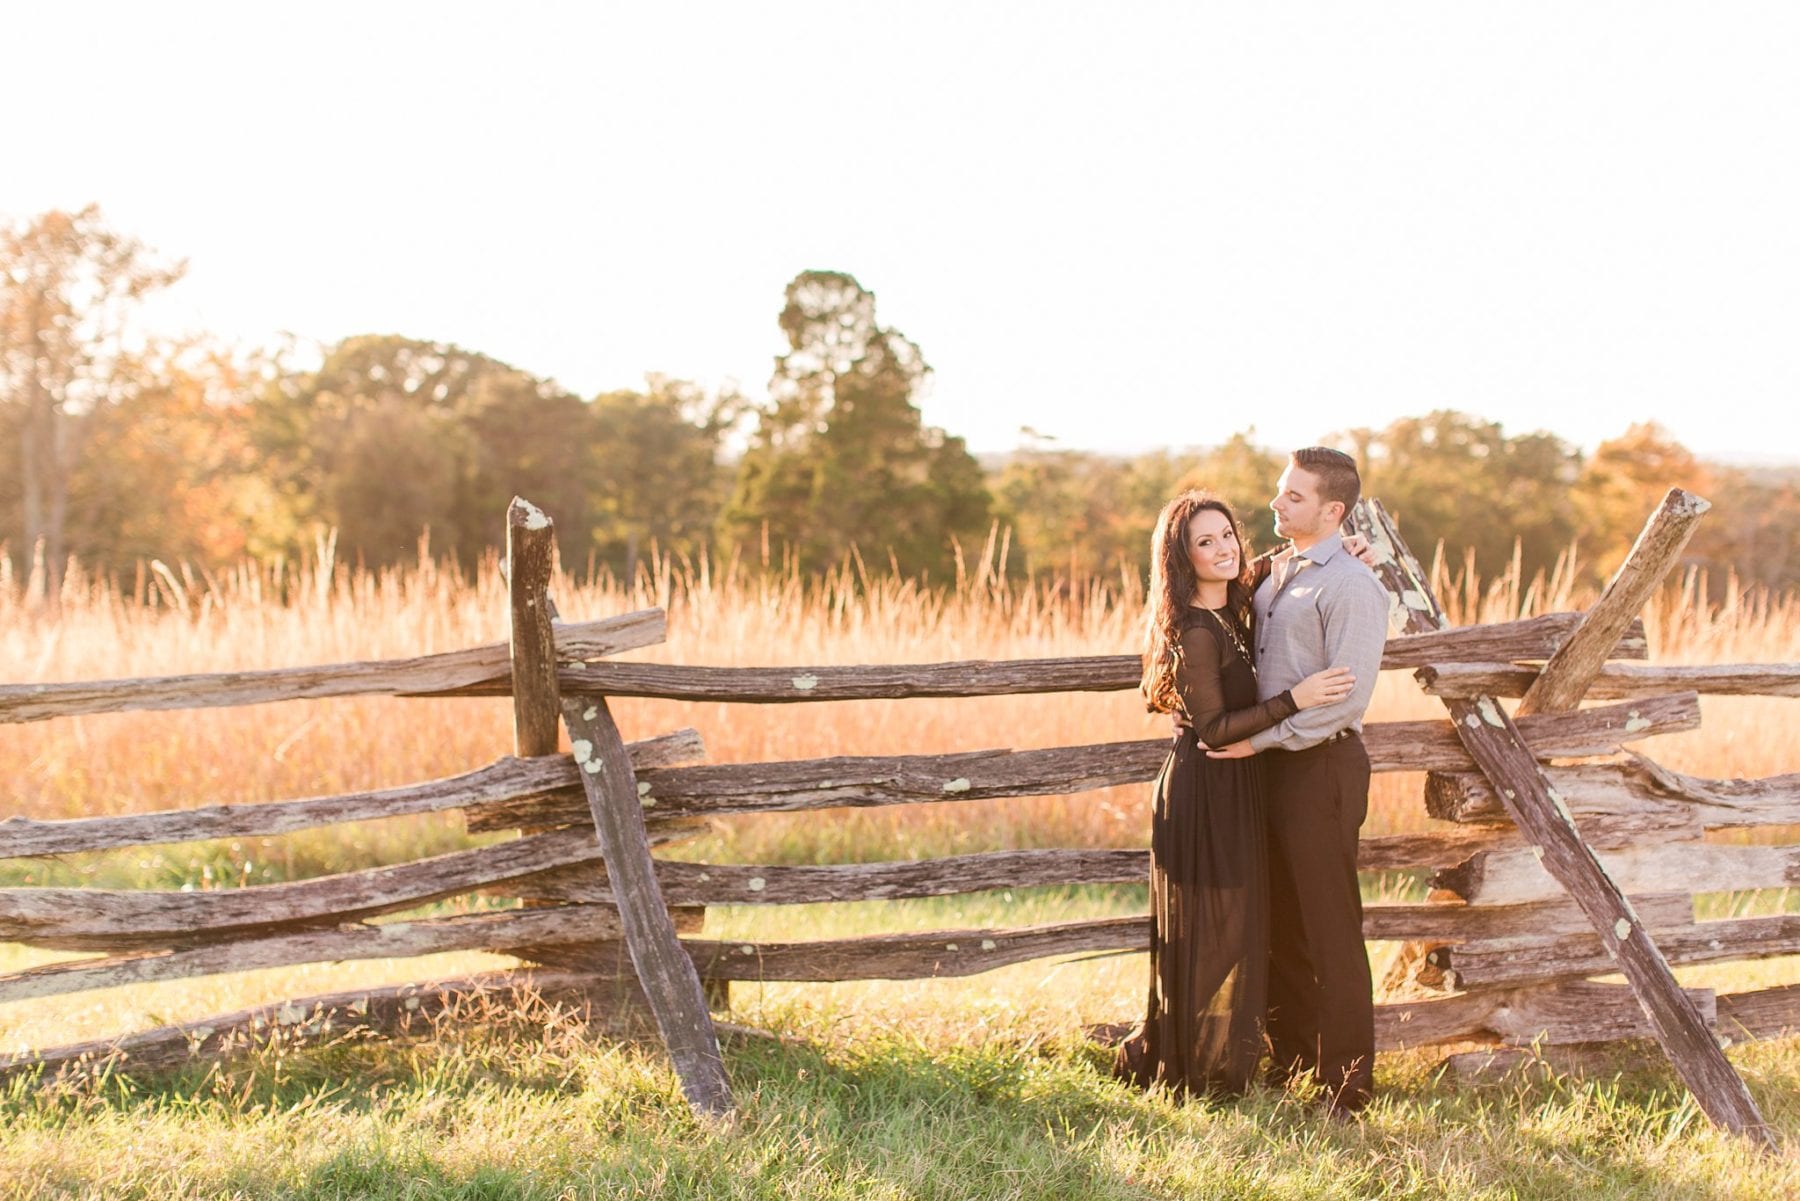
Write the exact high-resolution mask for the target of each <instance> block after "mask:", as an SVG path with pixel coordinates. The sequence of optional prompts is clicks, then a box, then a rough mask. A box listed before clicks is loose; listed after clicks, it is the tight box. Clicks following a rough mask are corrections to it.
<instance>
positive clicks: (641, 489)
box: [0, 208, 1800, 591]
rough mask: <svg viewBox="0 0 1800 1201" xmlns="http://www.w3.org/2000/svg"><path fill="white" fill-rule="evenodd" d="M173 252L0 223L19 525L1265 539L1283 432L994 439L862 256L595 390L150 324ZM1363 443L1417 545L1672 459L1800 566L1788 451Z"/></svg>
mask: <svg viewBox="0 0 1800 1201" xmlns="http://www.w3.org/2000/svg"><path fill="white" fill-rule="evenodd" d="M181 270H182V266H181V264H179V263H174V262H170V261H168V260H165V259H163V258H162V257H161V256H159V255H157V254H156V253H155V252H154V251H152V250H150V249H149V248H147V247H145V246H143V245H142V244H141V243H139V242H137V241H136V240H134V239H132V238H130V237H128V236H125V235H123V234H121V233H119V232H117V231H115V230H113V229H111V228H110V227H109V226H108V225H107V224H106V222H105V221H104V219H103V217H102V216H101V214H100V213H99V212H98V210H96V209H94V208H88V209H84V210H82V211H81V212H78V213H64V212H51V213H46V214H43V215H41V216H39V217H37V218H35V219H32V220H30V221H26V222H23V223H20V224H18V225H15V226H12V227H10V228H8V229H6V230H5V231H4V238H3V240H0V446H3V447H5V448H7V450H6V453H5V455H4V458H0V462H8V461H10V463H11V464H12V465H15V466H16V469H9V470H0V545H3V546H4V548H5V554H6V555H8V556H10V559H11V568H12V570H13V571H14V572H15V573H21V574H22V573H24V572H25V571H27V570H29V569H30V561H31V560H32V559H33V558H34V557H36V558H38V559H39V561H41V563H42V570H43V571H44V572H45V573H46V575H47V576H48V577H49V583H50V587H51V589H52V591H54V587H55V581H56V579H57V577H58V575H59V573H60V570H61V569H62V566H63V564H64V563H66V562H67V561H68V560H69V559H70V558H74V559H76V560H78V561H80V562H81V563H82V564H83V566H84V569H86V570H88V571H90V572H95V573H99V574H103V575H113V576H119V575H125V574H128V573H131V572H133V571H135V570H136V569H137V566H138V565H139V564H140V563H142V562H144V561H145V560H148V559H161V560H164V561H167V562H174V561H183V562H188V563H192V564H195V565H196V566H198V567H200V568H202V569H212V568H217V567H222V566H225V565H228V564H230V563H232V562H235V561H238V560H241V559H243V558H245V557H247V556H249V557H259V558H268V557H274V556H289V557H293V556H297V555H304V554H306V553H309V551H310V550H311V548H312V547H313V546H314V544H315V541H316V540H317V539H318V538H319V537H320V535H321V532H322V531H326V530H330V531H335V537H336V539H337V553H338V556H339V557H340V559H347V560H349V561H353V562H359V563H361V564H363V565H365V566H367V567H370V568H381V567H386V566H390V565H394V564H398V563H402V562H407V561H410V560H413V559H415V558H416V557H417V556H418V555H419V554H420V553H421V549H422V548H423V551H424V553H427V554H430V555H433V556H437V557H439V558H443V559H452V560H455V561H457V562H459V563H461V564H463V565H465V566H472V565H473V564H474V563H475V562H477V561H478V560H479V559H480V557H481V556H482V555H483V554H485V553H488V552H489V551H490V550H491V549H492V548H494V547H496V546H497V545H499V543H500V542H501V541H502V539H503V535H504V530H503V524H502V519H503V514H504V512H505V509H506V504H507V501H508V500H509V499H510V498H511V497H512V496H513V495H515V494H519V495H524V496H528V497H530V498H532V499H533V500H534V501H536V502H537V503H539V504H540V505H542V506H543V507H545V508H546V509H547V510H548V511H549V512H551V513H552V514H553V515H554V516H555V518H556V520H557V526H558V536H559V543H560V545H561V546H562V548H563V554H564V556H565V558H566V559H567V560H568V561H569V562H570V564H571V565H572V566H575V567H577V568H579V567H581V566H582V562H581V561H582V560H583V559H586V561H587V563H588V564H591V565H592V566H594V567H596V568H599V567H604V568H606V569H608V570H611V571H613V572H616V573H630V572H633V571H634V570H635V567H636V564H637V563H638V562H639V561H640V560H641V559H642V558H643V557H644V556H645V555H646V554H648V553H649V551H650V550H651V549H652V548H654V549H656V550H657V551H659V552H661V553H668V554H674V555H678V556H687V557H689V558H692V559H698V558H700V557H701V556H711V557H712V558H713V559H714V560H715V561H730V560H736V561H737V562H738V563H740V564H742V565H745V566H748V567H750V568H752V569H758V570H760V569H763V568H765V567H766V568H773V569H778V570H795V571H799V572H802V573H812V572H817V571H820V570H823V569H826V568H829V567H832V566H835V565H839V564H841V563H844V562H845V561H847V560H854V562H855V563H856V566H857V568H858V570H861V571H863V572H865V573H866V572H893V573H898V574H901V575H905V576H909V577H917V578H923V579H925V580H927V581H936V582H942V581H947V580H951V579H954V578H955V576H956V573H957V572H958V570H959V569H967V568H968V567H969V566H970V565H971V564H970V560H971V559H972V558H973V557H974V556H976V555H978V554H981V553H984V548H986V549H987V551H988V552H989V553H992V554H993V556H994V559H995V560H996V562H995V564H994V565H995V566H998V565H999V563H998V560H999V550H1000V548H1004V551H1005V556H1004V570H1005V571H1006V572H1007V574H1009V575H1011V576H1013V577H1018V578H1023V577H1045V576H1063V577H1070V578H1081V577H1084V576H1093V575H1098V574H1108V575H1117V574H1118V573H1138V574H1140V575H1141V574H1142V572H1143V571H1144V570H1145V567H1146V557H1147V549H1148V542H1149V534H1150V528H1151V525H1152V524H1153V522H1154V520H1155V516H1156V512H1157V510H1158V509H1159V508H1160V506H1161V505H1162V503H1163V501H1164V500H1165V499H1166V498H1167V497H1168V496H1169V495H1171V494H1172V493H1173V492H1174V491H1175V490H1177V489H1179V488H1183V487H1188V486H1194V485H1198V486H1202V487H1207V488H1210V489H1212V490H1213V491H1215V492H1218V493H1220V494H1221V495H1223V496H1225V497H1226V498H1227V499H1229V500H1230V501H1231V502H1232V503H1233V504H1234V505H1235V506H1236V507H1237V509H1238V511H1239V513H1240V516H1242V517H1243V519H1244V520H1245V522H1246V524H1247V525H1248V527H1249V533H1250V536H1251V538H1252V540H1253V541H1254V542H1255V543H1257V544H1258V545H1262V546H1267V545H1269V544H1270V543H1271V542H1272V541H1273V539H1274V533H1273V527H1272V521H1271V517H1270V514H1269V513H1268V511H1267V508H1266V502H1267V499H1268V494H1269V491H1270V489H1271V487H1272V485H1273V481H1274V480H1275V478H1276V476H1277V475H1278V474H1279V473H1280V470H1281V466H1282V463H1283V460H1284V457H1285V451H1286V449H1288V448H1277V449H1271V448H1266V447H1263V446H1260V445H1258V444H1257V443H1256V442H1255V441H1253V436H1252V432H1251V431H1244V432H1239V433H1236V434H1234V435H1232V436H1231V437H1230V438H1229V439H1228V440H1227V441H1225V442H1224V443H1222V444H1219V445H1216V446H1212V447H1207V448H1202V449H1179V450H1178V449H1174V448H1170V449H1167V450H1159V451H1155V452H1152V453H1148V454H1143V455H1137V456H1112V455H1103V454H1098V453H1094V452H1089V451H1083V450H1078V449H1068V448H1061V447H1058V446H1056V445H1055V444H1054V442H1053V441H1052V440H1050V439H1046V438H1042V437H1039V436H1037V435H1035V434H1032V433H1031V432H1030V431H1022V432H1021V433H1022V438H1023V441H1024V445H1022V446H1021V447H1020V448H1019V449H1018V450H1016V451H1014V452H1012V453H1010V454H1006V455H1001V456H990V457H988V458H986V459H985V461H984V460H978V459H977V458H976V456H974V455H973V454H971V453H970V452H969V450H968V449H967V447H966V446H965V445H964V443H963V440H962V439H961V438H959V437H956V436H955V435H953V434H950V433H947V432H945V431H944V430H942V429H938V428H936V427H933V426H929V425H927V424H925V423H924V421H923V420H922V418H921V415H920V411H919V407H918V401H919V396H920V390H921V388H922V386H923V385H924V383H925V381H926V378H927V376H928V374H929V371H930V368H929V366H928V365H927V362H926V359H925V356H924V354H923V352H922V351H921V349H920V347H919V346H917V345H916V344H915V343H913V342H912V341H910V340H909V339H908V338H906V337H905V335H904V334H902V333H901V332H900V331H898V330H895V329H893V328H890V327H888V326H885V325H883V324H881V322H880V320H879V318H878V315H877V313H876V307H875V295H874V294H873V293H872V292H871V291H869V290H868V289H867V288H865V287H863V286H862V285H861V284H860V283H859V282H858V281H857V280H856V279H855V278H854V277H853V276H851V275H848V274H845V273H843V272H836V271H804V272H802V273H800V274H799V275H798V276H796V277H795V278H794V279H793V281H792V282H790V283H789V284H788V286H787V289H786V292H785V294H784V297H783V303H782V307H781V309H780V311H779V315H778V322H779V325H780V328H781V330H782V333H783V335H784V337H785V341H786V346H787V349H786V351H785V353H783V354H782V355H781V356H780V357H779V358H778V359H777V360H776V362H775V366H774V372H773V375H772V378H771V380H770V386H769V396H768V399H767V401H766V402H761V403H753V402H752V401H750V400H749V399H747V398H746V397H745V396H743V395H742V394H740V393H738V392H736V391H735V390H731V389H723V390H711V391H709V390H706V389H703V388H700V387H698V386H696V385H694V384H692V383H689V382H685V381H682V380H678V379H673V378H668V377H663V376H657V375H651V376H649V377H647V379H646V383H645V386H644V387H643V388H642V389H635V390H626V391H616V392H606V393H601V394H599V395H594V396H580V395H577V394H575V393H573V392H571V391H569V390H568V389H566V388H563V387H562V386H560V385H558V384H557V383H556V382H554V381H553V380H550V379H547V378H544V377H541V376H537V375H534V374H532V373H531V372H529V371H527V370H525V369H522V368H519V367H515V366H513V365H511V364H508V363H504V362H501V361H500V360H497V359H494V358H492V357H490V356H488V355H485V354H482V353H480V352H478V351H473V350H469V349H465V348H462V347H458V346H454V345H449V344H446V343H441V342H433V341H428V340H420V339H414V338H405V337H399V336H391V335H374V334H371V335H363V336H356V337H351V338H346V339H344V340H343V341H341V342H339V343H337V344H336V345H334V346H330V347H326V348H324V349H323V352H322V354H320V355H319V356H317V357H316V359H312V360H309V361H306V362H300V361H299V360H298V359H297V357H296V356H295V355H294V354H292V353H291V352H287V353H284V352H256V353H246V352H242V351H234V350H230V349H227V348H221V347H219V346H216V345H211V344H208V343H207V342H205V341H203V340H202V341H170V340H167V339H157V338H147V337H142V336H138V335H136V334H135V332H134V326H133V320H134V318H135V317H136V316H137V315H138V313H139V311H140V310H141V306H142V304H143V302H144V300H145V298H146V297H148V296H149V295H151V294H152V293H154V292H155V291H157V290H159V289H161V288H164V287H167V286H169V285H170V284H172V283H174V282H175V281H176V280H177V279H179V278H180V275H181ZM1321 440H1322V441H1325V442H1327V443H1329V444H1332V445H1337V446H1340V447H1341V448H1343V449H1345V450H1348V451H1350V452H1351V453H1353V454H1355V455H1356V456H1357V458H1358V460H1359V462H1361V463H1362V464H1363V465H1364V476H1365V487H1366V491H1367V492H1369V493H1370V494H1371V495H1376V496H1380V497H1381V498H1382V499H1383V501H1384V502H1385V503H1386V504H1387V505H1388V507H1389V509H1390V510H1391V511H1393V512H1394V513H1395V514H1396V516H1397V517H1398V519H1399V520H1400V521H1401V522H1402V524H1403V526H1404V528H1405V529H1406V530H1407V532H1408V536H1409V539H1410V540H1411V541H1412V542H1413V544H1414V545H1415V546H1418V547H1422V548H1423V547H1430V546H1432V545H1433V544H1435V543H1438V542H1440V541H1441V542H1442V543H1443V544H1444V545H1445V546H1446V547H1447V548H1448V549H1449V551H1450V553H1451V554H1453V555H1455V556H1457V557H1458V558H1460V557H1461V555H1462V554H1463V552H1464V549H1465V548H1467V550H1468V552H1469V553H1471V554H1473V556H1474V558H1475V561H1476V563H1477V565H1478V566H1479V568H1480V569H1481V570H1483V571H1495V570H1499V569H1502V568H1504V567H1506V566H1507V565H1509V564H1510V563H1512V562H1513V561H1514V560H1515V558H1516V560H1517V562H1518V563H1519V565H1520V566H1521V567H1522V568H1523V570H1524V572H1525V573H1526V576H1527V577H1529V576H1530V575H1531V574H1533V573H1535V572H1536V571H1538V570H1540V569H1544V568H1548V567H1549V566H1550V565H1552V564H1553V563H1554V562H1555V561H1556V560H1557V558H1558V556H1559V555H1561V554H1562V553H1563V552H1565V551H1566V550H1567V549H1568V548H1569V547H1570V546H1571V545H1572V544H1573V545H1576V546H1577V547H1578V548H1579V561H1580V562H1582V563H1584V564H1586V565H1587V570H1588V572H1589V573H1590V574H1593V573H1597V572H1600V571H1602V570H1605V569H1607V568H1609V567H1610V565H1611V564H1613V563H1616V562H1617V561H1618V559H1619V558H1620V557H1621V556H1622V555H1623V554H1624V552H1625V550H1626V549H1627V548H1628V547H1629V545H1630V542H1631V540H1632V539H1633V538H1634V537H1635V536H1636V533H1637V531H1638V530H1639V529H1640V528H1641V526H1642V524H1643V521H1644V519H1645V517H1646V515H1647V514H1648V513H1649V511H1650V510H1651V508H1652V507H1653V506H1654V505H1655V504H1656V502H1657V501H1658V500H1659V499H1660V498H1661V496H1662V493H1663V492H1664V490H1666V489H1667V488H1668V487H1670V486H1672V485H1680V486H1683V487H1687V488H1690V489H1692V490H1694V491H1697V492H1699V493H1701V494H1702V495H1704V496H1707V497H1709V498H1710V499H1711V500H1713V501H1714V503H1715V506H1716V508H1715V511H1714V513H1713V514H1712V516H1711V517H1709V519H1708V521H1707V522H1706V523H1705V524H1704V525H1703V527H1702V530H1701V533H1700V534H1699V535H1698V536H1697V537H1696V539H1695V541H1694V543H1693V544H1692V546H1691V547H1690V551H1689V558H1690V561H1691V562H1692V563H1694V564H1697V565H1701V566H1704V567H1707V568H1709V569H1712V570H1714V571H1715V572H1718V573H1719V574H1721V575H1722V574H1723V573H1724V572H1725V571H1727V570H1735V571H1736V573H1737V575H1738V577H1739V578H1740V580H1742V581H1744V582H1746V583H1755V584H1763V585H1768V586H1772V587H1788V586H1791V585H1793V584H1795V583H1796V582H1800V555H1796V552H1795V543H1794V534H1793V531H1794V530H1795V529H1796V528H1797V524H1800V487H1797V483H1796V478H1795V475H1794V473H1792V472H1789V473H1781V472H1767V473H1762V474H1758V473H1755V472H1749V471H1744V470H1740V469H1734V468H1729V467H1723V466H1718V465H1711V464H1706V463H1703V462H1700V461H1699V460H1697V459H1696V458H1695V456H1693V455H1692V454H1691V453H1689V452H1688V451H1687V450H1686V449H1684V448H1683V447H1682V446H1680V445H1679V444H1678V443H1677V442H1675V441H1674V440H1673V439H1672V438H1671V437H1669V436H1668V434H1667V433H1666V432H1664V431H1662V430H1661V429H1659V428H1657V427H1656V426H1654V425H1634V426H1631V427H1630V428H1629V429H1627V430H1626V431H1624V432H1623V433H1622V434H1621V435H1620V436H1619V437H1617V438H1615V439H1613V440H1611V441H1608V442H1606V443H1604V444H1602V445H1601V446H1600V447H1598V448H1597V449H1596V450H1595V451H1594V453H1592V454H1589V455H1584V454H1582V453H1581V452H1580V451H1579V450H1578V449H1577V448H1575V447H1572V446H1570V445H1569V444H1568V443H1566V442H1565V441H1563V440H1562V439H1560V438H1558V437H1556V436H1555V435H1554V434H1551V433H1547V432H1542V431H1538V432H1531V433H1525V434H1511V435H1509V434H1508V433H1506V432H1505V431H1504V430H1503V429H1502V427H1501V426H1500V424H1499V423H1497V422H1492V421H1486V420H1483V419H1482V418H1479V417H1476V416H1472V415H1470V414H1466V413H1461V412H1456V411H1453V410H1443V411H1439V412H1434V413H1431V414H1428V415H1425V416H1422V417H1409V418H1403V419H1401V420H1399V421H1395V422H1393V423H1392V424H1390V425H1388V426H1387V427H1385V428H1383V429H1380V430H1372V429H1364V428H1350V429H1345V430H1342V431H1338V432H1337V433H1335V434H1332V435H1330V436H1328V437H1325V438H1323V439H1321Z"/></svg>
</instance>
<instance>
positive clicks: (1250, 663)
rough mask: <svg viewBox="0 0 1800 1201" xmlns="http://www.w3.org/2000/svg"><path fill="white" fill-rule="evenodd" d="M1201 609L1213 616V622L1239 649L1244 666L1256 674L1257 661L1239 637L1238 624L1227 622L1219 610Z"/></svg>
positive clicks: (1202, 607)
mask: <svg viewBox="0 0 1800 1201" xmlns="http://www.w3.org/2000/svg"><path fill="white" fill-rule="evenodd" d="M1201 609H1202V610H1203V611H1204V612H1206V613H1210V614H1211V615H1212V619H1213V621H1214V622H1216V623H1217V624H1218V627H1219V628H1220V629H1221V630H1224V631H1225V637H1227V638H1229V639H1231V645H1232V646H1233V647H1235V648H1237V653H1238V657H1239V658H1241V659H1243V661H1244V666H1246V667H1248V668H1249V669H1250V670H1251V671H1252V672H1255V671H1256V660H1254V659H1252V658H1251V657H1250V648H1249V647H1247V646H1245V645H1244V640H1243V639H1242V638H1239V637H1238V632H1237V623H1236V622H1234V621H1227V620H1225V619H1224V618H1223V617H1220V616H1219V611H1218V610H1217V609H1207V608H1206V607H1205V606H1204V605H1202V606H1201Z"/></svg>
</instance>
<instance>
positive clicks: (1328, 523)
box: [1269, 463, 1344, 542]
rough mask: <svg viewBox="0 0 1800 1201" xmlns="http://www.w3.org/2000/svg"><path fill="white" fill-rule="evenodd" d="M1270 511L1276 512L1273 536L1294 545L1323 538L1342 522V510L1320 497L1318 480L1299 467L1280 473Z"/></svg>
mask: <svg viewBox="0 0 1800 1201" xmlns="http://www.w3.org/2000/svg"><path fill="white" fill-rule="evenodd" d="M1269 508H1271V509H1273V510H1275V532H1276V533H1277V534H1280V535H1281V536H1282V537H1283V538H1290V539H1292V540H1294V541H1295V542H1311V541H1314V540H1316V539H1318V538H1322V537H1324V536H1325V535H1326V534H1328V533H1330V532H1331V531H1332V530H1334V529H1336V528H1337V527H1338V526H1339V525H1340V524H1342V522H1343V519H1344V506H1343V505H1341V504H1339V503H1338V502H1337V501H1327V500H1325V499H1324V498H1323V497H1322V496H1320V495H1319V477H1318V476H1316V475H1314V474H1313V473H1312V472H1310V471H1308V470H1307V469H1306V468H1304V467H1302V466H1300V465H1299V464H1298V463H1289V464H1288V465H1287V470H1286V471H1284V472H1282V473H1281V480H1280V481H1279V482H1278V483H1277V484H1276V485H1275V499H1274V500H1272V501H1270V502H1269Z"/></svg>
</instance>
